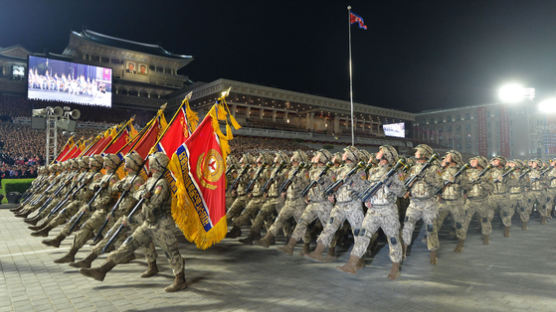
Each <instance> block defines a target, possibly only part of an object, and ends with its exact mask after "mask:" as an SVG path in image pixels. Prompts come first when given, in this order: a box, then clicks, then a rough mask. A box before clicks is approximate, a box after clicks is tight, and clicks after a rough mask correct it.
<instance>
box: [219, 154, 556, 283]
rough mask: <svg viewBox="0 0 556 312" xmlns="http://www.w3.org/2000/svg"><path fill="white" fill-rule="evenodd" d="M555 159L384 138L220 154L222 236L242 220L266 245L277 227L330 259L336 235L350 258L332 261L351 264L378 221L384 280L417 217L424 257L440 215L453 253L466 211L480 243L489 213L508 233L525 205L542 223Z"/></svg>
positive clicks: (554, 191)
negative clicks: (340, 146) (403, 150)
mask: <svg viewBox="0 0 556 312" xmlns="http://www.w3.org/2000/svg"><path fill="white" fill-rule="evenodd" d="M555 166H556V161H550V162H543V161H541V160H539V159H533V160H529V161H527V162H524V161H521V160H506V159H505V158H504V157H501V156H498V157H494V158H492V159H491V160H490V161H489V160H488V159H486V158H485V157H483V156H476V157H472V158H471V159H469V160H468V162H465V161H464V159H463V157H462V154H461V153H460V152H458V151H455V150H450V151H448V152H446V153H445V155H443V156H442V157H440V156H439V155H438V154H436V153H435V152H434V151H433V149H432V148H431V147H430V146H428V145H425V144H420V145H418V146H416V147H415V154H414V156H413V157H409V158H404V157H400V156H399V155H398V152H397V150H396V149H395V148H394V147H392V146H389V145H384V146H380V148H379V150H378V152H377V153H376V154H370V153H368V152H367V151H365V150H362V149H357V148H355V147H353V146H348V147H346V148H345V149H344V151H343V153H336V154H331V153H330V152H329V151H328V150H325V149H321V150H318V151H316V152H314V153H313V155H307V154H306V153H305V152H303V151H301V150H298V151H295V152H293V153H292V154H291V156H289V157H288V155H287V154H286V153H285V152H283V151H276V152H261V153H259V154H249V153H246V154H243V155H241V158H239V159H237V158H234V157H233V156H228V159H227V168H228V169H227V172H226V175H227V178H228V179H227V182H228V186H227V190H226V206H227V207H228V209H227V213H226V217H227V220H228V225H229V226H231V228H230V230H229V232H228V234H227V237H228V238H235V237H239V236H240V235H241V234H242V228H245V227H246V226H247V225H249V224H250V225H251V226H250V229H249V233H247V236H246V237H245V238H243V239H240V242H242V243H245V244H254V243H255V244H257V245H260V246H263V247H269V246H270V245H271V244H273V243H274V238H275V237H276V236H277V235H278V234H279V233H280V232H282V233H283V234H284V236H285V237H288V238H289V239H288V240H287V243H286V245H285V246H282V247H280V250H282V251H283V252H285V253H287V254H289V255H292V254H293V250H294V248H295V246H296V244H297V243H298V242H299V241H300V240H302V241H303V249H302V252H301V254H302V255H303V256H305V257H307V258H309V259H312V260H316V261H325V260H332V259H335V246H336V244H337V243H339V242H342V241H344V242H345V241H346V240H347V241H350V240H351V238H353V248H352V249H351V253H350V256H349V260H348V262H347V263H345V264H344V265H342V266H339V267H338V269H340V270H341V271H344V272H349V273H356V272H357V271H358V270H359V269H361V268H362V267H363V264H364V261H363V258H364V255H365V254H366V253H367V252H369V251H371V250H372V249H373V248H374V245H375V244H376V242H377V240H378V238H379V235H378V230H379V228H380V229H382V231H383V233H384V235H385V238H386V241H387V243H388V246H389V250H390V252H389V255H390V260H391V261H392V268H391V271H390V273H389V274H388V278H389V279H392V280H393V279H396V278H398V277H399V276H400V265H401V263H402V261H403V259H405V258H406V257H407V256H408V255H409V251H410V246H411V243H412V238H413V235H414V230H415V225H416V223H417V222H418V221H419V220H422V222H423V226H424V228H425V231H426V241H427V249H428V250H429V252H430V263H431V264H436V263H437V261H438V253H437V251H438V249H439V248H440V242H439V239H438V231H439V229H440V228H441V227H442V225H443V223H444V222H445V220H446V218H447V217H448V215H451V217H452V220H453V228H454V231H455V233H456V236H457V239H458V243H457V245H456V248H455V250H454V251H455V252H457V253H461V252H462V251H463V249H464V244H465V240H466V237H467V232H468V228H469V225H470V223H471V221H472V219H473V217H474V216H475V215H476V216H477V217H478V218H479V221H480V225H481V234H482V240H483V244H485V245H488V244H489V238H490V235H491V233H492V226H491V222H492V220H493V218H494V216H495V214H498V215H499V217H500V219H501V221H502V223H503V224H504V237H509V236H510V229H511V224H512V223H511V219H512V216H513V215H514V214H515V213H517V214H518V215H519V217H520V219H521V229H522V230H527V223H528V222H529V218H530V216H531V214H532V212H533V211H537V212H538V213H539V215H540V217H541V221H540V222H541V224H545V223H546V222H547V219H551V215H552V209H553V207H554V204H555V202H554V199H555V196H556V167H555ZM315 221H318V222H315ZM345 221H347V223H346V222H345ZM263 232H264V233H263ZM263 234H264V235H263ZM314 240H316V247H315V249H314V250H312V251H311V250H310V244H311V242H312V241H314ZM325 249H327V250H328V253H327V256H324V255H323V253H324V251H325Z"/></svg>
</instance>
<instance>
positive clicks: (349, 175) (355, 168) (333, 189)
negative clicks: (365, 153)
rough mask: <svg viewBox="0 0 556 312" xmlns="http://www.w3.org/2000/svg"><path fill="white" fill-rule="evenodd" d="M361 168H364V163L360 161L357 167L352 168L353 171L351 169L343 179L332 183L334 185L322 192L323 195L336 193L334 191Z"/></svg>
mask: <svg viewBox="0 0 556 312" xmlns="http://www.w3.org/2000/svg"><path fill="white" fill-rule="evenodd" d="M361 168H365V163H364V162H362V161H361V162H359V163H357V165H356V166H355V167H353V169H351V170H350V171H349V172H348V173H347V174H346V176H345V177H344V178H343V179H340V180H337V181H336V182H334V184H332V185H330V186H329V187H328V188H327V189H326V190H324V195H326V196H328V195H332V194H333V193H336V191H337V190H338V189H339V188H340V187H341V186H342V185H344V184H345V183H346V182H347V180H348V179H349V178H351V176H352V175H354V174H355V173H356V172H357V171H358V170H359V169H361Z"/></svg>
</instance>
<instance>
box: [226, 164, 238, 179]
mask: <svg viewBox="0 0 556 312" xmlns="http://www.w3.org/2000/svg"><path fill="white" fill-rule="evenodd" d="M235 167H236V165H234V164H232V165H231V166H230V167H228V169H226V176H227V175H228V174H230V171H232V170H234V168H235Z"/></svg>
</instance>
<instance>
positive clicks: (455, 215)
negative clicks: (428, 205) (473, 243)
mask: <svg viewBox="0 0 556 312" xmlns="http://www.w3.org/2000/svg"><path fill="white" fill-rule="evenodd" d="M441 165H442V167H443V168H444V169H443V170H442V175H441V178H442V182H443V185H444V186H443V187H442V189H440V191H439V192H440V193H439V194H440V197H439V199H438V217H437V219H436V222H435V224H434V234H433V235H431V236H432V237H438V231H440V229H441V228H442V225H443V224H444V220H445V219H446V217H447V216H448V214H451V215H452V219H453V220H454V228H455V230H456V237H457V238H458V243H457V245H456V248H455V249H454V251H455V252H458V253H459V252H462V251H463V246H464V242H465V238H466V231H465V227H464V225H465V214H466V210H465V207H464V202H465V199H464V197H463V190H464V189H465V188H466V186H465V183H466V179H464V176H463V175H462V174H460V175H459V176H458V177H455V175H456V173H457V172H458V171H459V170H460V169H461V166H462V165H463V160H462V155H461V153H460V152H458V151H455V150H450V151H448V152H447V153H446V155H445V156H444V158H443V159H442V163H441ZM466 166H468V165H466Z"/></svg>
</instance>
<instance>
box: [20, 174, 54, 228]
mask: <svg viewBox="0 0 556 312" xmlns="http://www.w3.org/2000/svg"><path fill="white" fill-rule="evenodd" d="M48 167H49V168H50V173H51V174H50V176H49V179H50V180H51V181H52V182H51V183H47V184H45V185H44V186H43V188H42V189H41V191H40V194H37V196H36V198H35V199H33V200H31V201H30V202H29V203H27V204H26V205H25V206H24V207H23V208H22V209H21V210H20V211H19V212H18V213H16V214H15V216H16V217H20V218H26V217H27V216H29V215H30V214H31V213H32V212H33V211H36V210H37V209H39V208H40V207H41V206H42V204H44V202H45V201H47V200H48V198H49V197H50V196H49V195H52V194H53V193H54V191H55V190H56V188H57V187H56V185H57V184H58V183H60V181H61V180H62V178H63V175H62V174H61V173H62V168H61V166H60V165H59V164H51V165H49V166H48Z"/></svg>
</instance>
